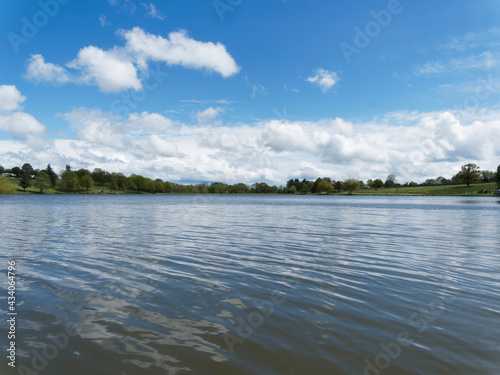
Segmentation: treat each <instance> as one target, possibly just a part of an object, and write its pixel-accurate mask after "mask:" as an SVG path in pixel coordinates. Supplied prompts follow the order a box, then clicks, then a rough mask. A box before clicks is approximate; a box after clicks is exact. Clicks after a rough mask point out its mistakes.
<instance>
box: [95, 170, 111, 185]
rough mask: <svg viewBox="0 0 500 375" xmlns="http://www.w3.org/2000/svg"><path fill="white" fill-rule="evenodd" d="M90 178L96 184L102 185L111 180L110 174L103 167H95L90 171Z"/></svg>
mask: <svg viewBox="0 0 500 375" xmlns="http://www.w3.org/2000/svg"><path fill="white" fill-rule="evenodd" d="M92 178H93V179H94V181H95V182H96V183H97V185H98V186H104V184H105V183H106V182H109V181H110V180H111V175H110V174H109V173H108V172H106V171H105V170H104V169H101V168H95V169H94V171H93V172H92Z"/></svg>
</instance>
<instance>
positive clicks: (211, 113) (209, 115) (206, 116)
mask: <svg viewBox="0 0 500 375" xmlns="http://www.w3.org/2000/svg"><path fill="white" fill-rule="evenodd" d="M223 111H224V109H223V108H220V107H217V108H214V107H208V108H207V109H205V110H204V111H199V112H197V113H196V119H197V120H198V123H200V124H202V125H203V124H207V123H209V122H211V121H213V120H215V119H216V118H217V116H219V114H220V113H221V112H223Z"/></svg>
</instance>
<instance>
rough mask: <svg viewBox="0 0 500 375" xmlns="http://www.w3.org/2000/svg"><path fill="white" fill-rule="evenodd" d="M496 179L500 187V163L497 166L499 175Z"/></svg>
mask: <svg viewBox="0 0 500 375" xmlns="http://www.w3.org/2000/svg"><path fill="white" fill-rule="evenodd" d="M496 180H497V185H498V188H499V189H500V165H499V166H498V168H497V177H496Z"/></svg>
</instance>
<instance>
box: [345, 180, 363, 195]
mask: <svg viewBox="0 0 500 375" xmlns="http://www.w3.org/2000/svg"><path fill="white" fill-rule="evenodd" d="M342 189H344V190H345V191H347V194H349V195H351V194H352V192H353V191H357V190H358V189H359V181H358V180H355V179H353V178H348V179H347V180H345V181H344V182H343V183H342Z"/></svg>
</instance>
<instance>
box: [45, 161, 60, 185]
mask: <svg viewBox="0 0 500 375" xmlns="http://www.w3.org/2000/svg"><path fill="white" fill-rule="evenodd" d="M45 172H47V175H48V176H49V178H50V184H51V185H52V187H54V186H56V183H57V180H59V176H58V175H57V173H56V172H54V170H53V169H52V167H51V166H50V164H48V165H47V168H45Z"/></svg>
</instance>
